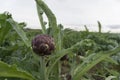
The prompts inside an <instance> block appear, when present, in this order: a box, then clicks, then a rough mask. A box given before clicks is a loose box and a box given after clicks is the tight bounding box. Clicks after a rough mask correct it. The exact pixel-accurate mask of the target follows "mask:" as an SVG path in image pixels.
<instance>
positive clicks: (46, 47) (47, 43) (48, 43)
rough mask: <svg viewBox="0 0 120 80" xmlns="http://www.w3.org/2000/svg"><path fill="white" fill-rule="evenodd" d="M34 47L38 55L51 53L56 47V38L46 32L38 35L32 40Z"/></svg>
mask: <svg viewBox="0 0 120 80" xmlns="http://www.w3.org/2000/svg"><path fill="white" fill-rule="evenodd" d="M32 49H33V51H34V52H35V53H36V54H37V55H40V56H44V55H50V54H51V52H52V51H53V50H54V49H55V43H54V39H53V38H52V37H51V36H49V35H46V34H40V35H37V36H35V38H34V39H33V40H32Z"/></svg>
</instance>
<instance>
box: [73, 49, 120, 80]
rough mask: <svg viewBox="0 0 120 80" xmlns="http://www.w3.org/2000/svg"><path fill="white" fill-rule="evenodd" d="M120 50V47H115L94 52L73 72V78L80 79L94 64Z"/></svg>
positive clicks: (74, 79)
mask: <svg viewBox="0 0 120 80" xmlns="http://www.w3.org/2000/svg"><path fill="white" fill-rule="evenodd" d="M118 52H120V47H118V48H115V49H113V50H110V51H105V52H100V53H97V54H96V53H93V54H91V55H90V56H88V57H87V58H86V59H85V60H84V62H83V63H82V64H80V65H78V66H77V67H76V68H75V70H74V72H73V80H79V79H80V78H81V77H82V76H83V75H84V74H85V73H86V72H87V71H89V70H90V69H91V68H92V67H93V66H95V65H96V64H98V63H99V62H101V61H103V60H105V59H106V58H107V57H109V56H110V55H112V54H116V53H118Z"/></svg>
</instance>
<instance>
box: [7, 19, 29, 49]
mask: <svg viewBox="0 0 120 80" xmlns="http://www.w3.org/2000/svg"><path fill="white" fill-rule="evenodd" d="M7 21H8V22H9V23H10V25H11V26H12V27H13V29H14V30H15V31H16V32H17V34H18V35H19V36H20V37H21V38H22V40H23V41H24V43H25V44H26V46H27V47H30V42H29V40H28V38H27V37H26V34H25V32H24V31H23V30H22V29H21V28H20V26H19V25H18V24H17V23H16V22H15V21H14V20H13V19H7Z"/></svg>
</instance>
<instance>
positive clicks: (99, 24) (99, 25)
mask: <svg viewBox="0 0 120 80" xmlns="http://www.w3.org/2000/svg"><path fill="white" fill-rule="evenodd" d="M98 28H99V33H101V29H102V26H101V23H100V22H99V21H98Z"/></svg>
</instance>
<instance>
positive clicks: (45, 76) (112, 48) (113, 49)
mask: <svg viewBox="0 0 120 80" xmlns="http://www.w3.org/2000/svg"><path fill="white" fill-rule="evenodd" d="M36 7H37V11H38V17H39V20H40V24H41V27H42V30H31V29H25V28H24V27H25V26H26V24H25V23H18V22H16V21H14V20H13V18H12V15H11V14H9V13H3V14H0V60H1V61H0V79H2V80H4V79H8V80H19V79H18V78H20V80H24V79H28V80H105V79H106V80H108V79H115V80H117V79H118V80H119V77H120V76H119V75H120V72H119V71H120V68H119V67H120V60H119V57H120V54H119V52H120V46H119V44H120V34H113V33H102V31H101V28H102V26H101V23H100V22H99V21H98V27H99V32H90V31H89V30H88V28H87V26H85V29H86V31H75V30H72V29H63V25H62V24H57V20H56V17H55V15H54V14H53V13H52V11H51V10H50V9H49V7H48V6H47V5H46V4H45V3H44V2H43V1H42V0H36ZM43 14H45V15H46V16H47V18H48V22H47V23H48V28H47V27H46V24H45V21H44V19H43ZM37 34H48V35H51V36H52V37H53V38H54V39H55V47H56V48H55V51H53V53H52V54H51V55H50V56H38V55H35V54H34V52H33V51H32V50H31V44H30V42H31V40H32V39H33V38H34V36H35V35H37ZM11 35H12V36H11ZM64 56H67V58H66V59H65V60H63V61H61V58H63V57H64ZM14 65H15V66H14ZM13 77H14V78H13Z"/></svg>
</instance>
